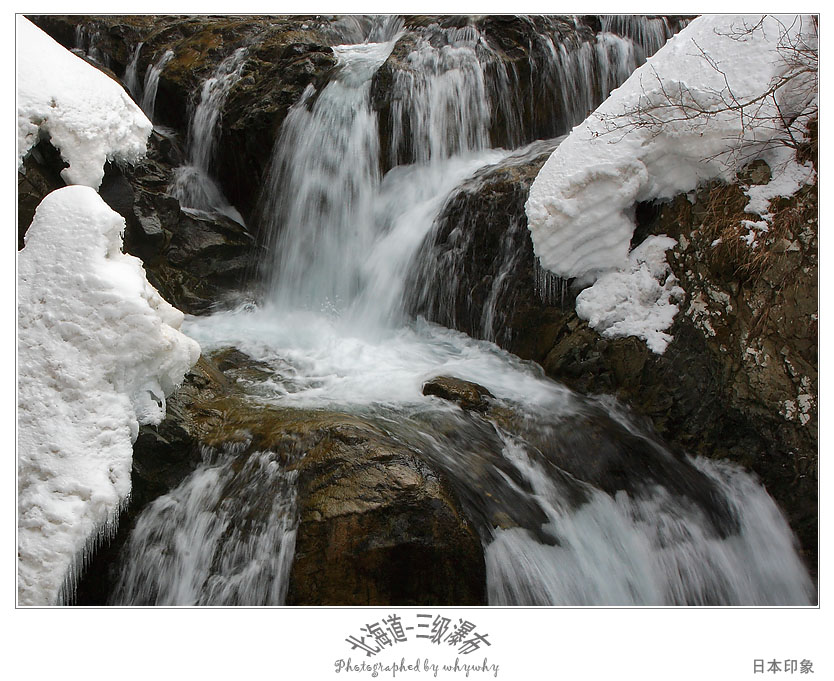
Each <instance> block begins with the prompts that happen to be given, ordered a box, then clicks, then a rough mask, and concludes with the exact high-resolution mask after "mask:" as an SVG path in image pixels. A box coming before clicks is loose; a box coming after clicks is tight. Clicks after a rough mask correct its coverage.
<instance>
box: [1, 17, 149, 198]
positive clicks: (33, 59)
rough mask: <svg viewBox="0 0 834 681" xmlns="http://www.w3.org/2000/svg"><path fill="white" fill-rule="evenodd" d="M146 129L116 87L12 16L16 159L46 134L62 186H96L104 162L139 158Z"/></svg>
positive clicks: (146, 124) (135, 108)
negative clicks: (59, 160)
mask: <svg viewBox="0 0 834 681" xmlns="http://www.w3.org/2000/svg"><path fill="white" fill-rule="evenodd" d="M151 130H152V125H151V122H150V121H149V120H148V118H147V117H146V116H145V114H143V113H142V110H141V109H140V108H139V107H138V106H137V105H136V104H135V103H134V102H133V100H131V98H130V97H129V96H128V95H127V93H126V92H125V91H124V89H123V88H122V86H121V85H119V84H118V83H117V82H116V81H114V80H113V79H111V78H109V77H108V76H106V75H105V74H104V73H103V72H101V71H99V70H98V69H96V68H94V67H93V66H90V65H89V64H88V63H87V62H85V61H84V60H83V59H81V58H79V57H77V56H76V55H74V54H73V53H72V52H70V51H68V50H66V49H64V48H63V47H62V46H61V45H59V44H58V43H57V42H55V41H54V40H53V39H52V38H50V37H49V36H48V35H46V33H44V32H43V31H41V30H40V29H39V28H37V27H36V26H35V25H34V24H32V23H31V22H30V21H29V20H28V19H26V18H25V17H23V16H18V17H17V153H18V163H22V162H23V159H24V157H25V156H26V154H27V153H28V152H29V149H31V148H32V147H33V146H34V145H35V144H36V143H37V141H38V138H39V137H40V136H41V135H47V136H49V137H50V138H51V141H52V145H53V146H54V147H55V148H56V149H58V150H59V151H60V152H61V156H62V157H63V159H64V160H65V161H66V162H67V163H69V168H66V169H64V171H63V172H62V176H63V178H64V180H65V181H66V182H67V184H84V185H87V186H90V187H93V188H96V189H97V188H98V187H99V185H100V184H101V179H102V177H103V176H104V164H105V162H106V161H107V160H124V161H134V160H136V159H137V158H139V157H141V156H143V155H144V154H145V148H146V144H147V140H148V136H149V135H150V134H151Z"/></svg>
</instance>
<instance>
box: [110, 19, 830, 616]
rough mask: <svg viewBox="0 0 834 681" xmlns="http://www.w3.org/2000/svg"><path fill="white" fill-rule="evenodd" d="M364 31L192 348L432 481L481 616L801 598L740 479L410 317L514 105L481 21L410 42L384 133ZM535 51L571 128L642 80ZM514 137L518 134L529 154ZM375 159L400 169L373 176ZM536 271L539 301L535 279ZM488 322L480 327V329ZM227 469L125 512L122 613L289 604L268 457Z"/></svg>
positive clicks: (209, 468) (609, 62) (559, 52)
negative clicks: (482, 570)
mask: <svg viewBox="0 0 834 681" xmlns="http://www.w3.org/2000/svg"><path fill="white" fill-rule="evenodd" d="M345 26H346V27H345V32H346V34H347V33H348V32H349V31H348V29H350V30H351V31H355V32H359V31H361V30H365V31H366V35H368V33H367V31H369V30H370V28H369V27H367V26H360V25H359V24H356V25H354V24H349V25H348V24H346V25H345ZM372 28H373V29H374V30H375V31H376V33H375V34H374V35H373V36H372V37H373V39H374V41H371V40H366V41H364V42H356V43H354V44H345V45H340V46H338V47H336V48H334V51H335V53H336V55H337V57H338V60H339V69H338V70H337V71H336V73H335V75H334V76H333V77H332V79H331V80H330V82H329V83H328V84H327V85H326V86H325V87H323V88H322V89H320V90H319V91H316V90H314V89H313V88H312V87H310V88H308V90H307V92H306V93H305V94H304V96H303V97H302V99H301V101H299V102H298V103H297V104H296V105H295V106H294V107H293V108H292V110H291V111H290V113H289V115H288V116H287V118H286V120H285V121H284V123H283V128H282V130H281V133H280V137H279V139H278V142H277V144H276V147H275V151H274V161H273V166H272V170H271V174H270V178H269V182H268V186H267V187H265V190H264V192H265V195H264V205H263V208H262V210H261V215H262V216H263V217H262V222H263V225H262V227H263V229H264V230H266V231H267V232H268V233H269V234H270V235H271V239H272V241H271V244H270V247H271V253H272V259H271V260H270V261H268V262H267V263H265V271H266V277H267V278H268V281H269V295H268V296H267V297H266V299H265V300H264V301H263V302H261V303H259V304H257V305H254V304H251V303H248V304H246V305H242V306H241V307H239V308H238V309H235V310H231V311H225V312H219V313H216V314H213V315H211V316H208V317H199V318H196V317H195V318H189V319H188V320H187V322H186V324H185V326H184V329H185V330H186V332H187V333H188V334H189V335H191V336H192V337H194V338H196V339H197V340H198V341H199V342H200V343H201V345H202V347H203V350H204V352H210V351H212V350H213V349H220V348H226V347H229V346H233V347H235V348H237V349H238V350H240V351H241V352H243V353H246V354H247V355H249V356H250V357H252V358H254V359H255V360H257V361H258V362H259V363H260V364H259V366H261V367H265V372H266V373H267V374H268V375H267V376H265V377H262V378H260V379H258V380H254V379H253V380H249V381H248V382H245V387H246V389H247V390H248V391H249V392H250V394H251V395H252V397H253V399H256V400H259V401H262V402H265V403H268V404H274V405H280V406H283V407H303V408H315V409H337V410H340V411H342V412H348V413H354V414H358V415H361V416H362V417H364V418H367V419H369V420H371V421H373V422H374V423H375V424H376V425H378V426H379V427H380V428H381V429H384V430H386V431H387V432H388V433H389V434H391V435H393V436H395V437H396V438H398V439H399V440H400V441H403V442H407V443H408V444H409V446H411V447H413V448H414V449H415V450H416V451H418V452H420V453H421V455H422V456H424V457H425V458H426V459H427V460H429V461H430V463H431V464H432V465H433V466H436V467H437V468H438V469H440V470H442V471H443V472H444V474H445V475H446V476H447V477H448V478H449V479H450V480H451V483H452V486H453V487H454V489H455V491H456V493H457V494H458V496H459V497H460V499H461V503H462V505H463V507H464V510H465V511H466V512H467V514H468V515H469V516H470V517H471V518H472V521H473V524H474V525H475V526H477V528H478V531H479V534H480V537H481V541H482V544H483V546H484V551H485V556H486V565H487V591H488V595H489V602H490V604H493V605H527V604H530V605H634V604H638V605H680V604H694V605H702V604H710V605H716V604H744V605H763V604H791V605H803V604H809V603H810V602H811V600H812V598H813V597H814V589H813V585H812V583H811V581H810V579H809V577H808V575H807V573H806V571H805V569H804V567H803V566H802V564H801V561H800V559H799V557H798V556H797V553H796V548H795V542H794V539H793V536H792V534H791V532H790V530H789V528H788V525H787V523H786V522H785V520H784V519H783V518H782V516H781V514H780V512H779V511H778V509H777V508H776V506H775V504H774V503H773V501H772V500H771V499H770V498H769V497H768V496H767V494H766V493H765V491H764V489H763V488H762V487H761V486H760V485H759V484H758V483H757V482H756V481H755V480H754V479H753V478H751V477H750V476H749V475H747V474H746V473H743V472H742V471H740V470H737V469H735V468H733V467H731V466H730V465H728V464H718V463H715V462H711V461H706V460H690V459H686V458H682V457H679V456H675V455H673V454H672V453H670V452H669V451H668V450H667V449H666V448H665V447H664V446H663V444H662V443H660V442H658V441H657V440H656V439H655V437H654V436H653V435H652V434H651V433H648V432H645V431H643V430H642V429H641V427H639V426H637V425H635V424H634V423H633V422H632V420H631V419H630V417H629V416H628V414H627V413H626V412H625V411H624V410H623V409H622V408H621V407H619V406H617V405H616V404H615V403H614V402H613V401H610V400H605V399H596V400H592V399H586V398H583V397H581V396H579V395H576V394H574V393H572V392H570V391H569V390H567V389H566V388H564V387H562V386H560V385H559V384H557V383H555V382H553V381H551V380H549V379H547V378H546V377H545V376H544V374H543V372H542V371H541V369H540V368H538V367H537V366H536V365H534V364H532V363H528V362H523V361H521V360H519V359H518V358H516V357H514V356H513V355H511V354H509V353H507V352H505V351H503V350H501V349H500V348H498V347H497V346H496V345H494V344H492V343H489V342H486V341H477V340H473V339H472V338H469V337H468V336H466V335H465V334H463V333H460V332H458V331H454V330H450V329H447V328H444V327H441V326H438V325H435V324H431V323H428V322H426V321H424V320H422V319H411V318H409V316H408V315H407V313H406V312H405V310H404V305H403V299H404V295H405V293H406V291H405V286H406V283H405V282H406V280H407V275H408V272H409V270H410V268H412V267H414V259H415V256H416V254H417V252H418V250H419V248H420V245H421V243H422V242H423V239H424V238H425V236H426V235H427V234H428V233H429V231H430V230H431V227H432V224H433V221H434V219H435V218H436V216H437V215H438V213H439V211H440V210H441V208H442V206H443V203H444V200H445V199H446V197H447V196H448V195H449V194H450V192H452V191H453V190H454V188H455V187H457V186H458V185H459V184H460V183H461V182H463V181H464V180H465V179H466V178H468V177H471V176H472V174H473V173H474V172H475V171H476V170H478V169H479V168H482V167H483V166H485V165H487V164H493V163H497V162H498V161H500V160H502V159H504V158H505V157H507V155H508V154H509V153H510V151H509V150H505V149H492V148H490V144H491V142H490V140H491V139H492V138H491V133H490V129H491V126H492V124H493V122H494V116H495V115H496V114H495V112H497V111H500V110H501V109H502V107H504V112H503V113H502V114H501V116H502V118H503V119H504V120H505V121H512V120H513V114H512V111H511V110H510V109H511V106H510V105H511V104H512V100H510V101H509V102H508V101H504V100H502V101H498V100H497V99H496V98H498V97H502V96H504V95H502V93H506V91H507V88H512V87H513V78H512V77H511V75H512V74H511V72H510V71H509V70H507V69H504V70H502V69H501V68H497V67H496V64H495V63H494V61H491V59H492V58H493V57H492V56H491V55H492V50H491V49H490V48H489V45H488V44H487V42H486V40H485V38H484V37H483V36H482V35H479V34H478V31H477V30H476V29H475V28H472V27H468V28H466V29H449V30H448V31H446V32H443V31H440V30H438V31H436V32H434V33H432V34H431V35H429V34H426V33H424V34H421V35H420V36H418V37H417V38H416V39H415V41H414V46H413V49H411V51H410V52H409V53H408V54H407V55H406V56H405V61H406V63H407V64H408V69H404V70H402V71H400V72H398V73H397V75H396V77H395V78H394V86H393V87H394V88H395V92H396V93H397V96H396V97H395V102H396V106H395V107H394V111H393V113H392V114H391V120H392V121H393V123H392V129H391V130H390V131H389V132H390V134H389V135H388V136H387V137H385V139H386V140H387V142H384V141H383V138H382V137H381V135H380V121H379V120H378V115H377V112H376V110H375V108H374V106H373V103H372V98H371V88H372V82H373V80H372V79H373V77H374V74H375V73H377V71H378V70H379V69H380V67H381V66H382V65H383V64H384V63H385V62H386V59H388V58H389V56H390V55H391V54H392V51H393V50H394V49H395V47H396V46H397V44H398V42H397V41H398V39H399V38H400V37H401V35H402V31H401V26H399V25H396V24H393V23H390V22H389V24H388V25H387V27H386V30H379V24H374V25H373V27H372ZM540 42H541V45H542V46H543V47H542V49H543V50H544V52H543V53H542V55H543V56H542V57H541V58H542V59H543V60H544V59H546V60H549V61H548V63H549V64H550V67H551V70H549V71H548V72H547V74H545V77H544V78H543V83H544V85H543V93H542V97H546V98H548V100H549V101H553V102H562V103H563V106H562V107H561V109H560V110H561V111H562V112H563V114H562V115H564V116H565V120H566V122H571V121H572V123H570V124H575V123H578V122H579V120H581V117H582V116H584V115H585V114H586V113H587V109H588V107H592V106H595V105H596V104H594V102H597V103H598V101H599V99H600V97H603V96H605V95H606V94H607V91H608V90H610V88H612V87H614V86H616V85H617V84H618V83H619V82H622V80H623V79H624V78H625V77H626V75H627V70H628V69H629V68H634V66H635V65H636V62H635V57H634V55H635V53H636V52H635V48H634V44H633V42H632V41H630V40H626V39H623V38H619V37H617V36H614V35H612V34H601V35H600V37H598V38H597V40H596V41H595V42H590V43H584V44H583V45H582V46H580V47H579V48H578V49H577V50H575V51H574V52H571V51H569V50H568V49H567V48H566V47H565V46H564V45H560V44H557V42H556V39H555V38H554V37H553V36H542V39H541V41H540ZM641 50H642V48H641ZM638 52H639V50H638ZM629 63H630V64H631V65H630V66H628V65H629ZM591 71H592V72H593V74H595V75H594V76H593V77H591V76H589V72H591ZM229 73H232V71H229ZM601 83H602V85H601V86H600V84H601ZM599 87H602V88H603V89H605V90H606V92H604V93H603V92H599V91H598V88H599ZM146 90H147V88H146ZM206 92H207V90H206V89H204V91H203V98H204V99H206V97H207V95H206ZM508 107H509V108H508ZM516 118H517V117H516ZM200 125H202V124H200ZM197 127H198V124H197V123H196V122H195V123H194V126H193V130H194V131H196V130H197ZM211 127H212V125H209V124H206V125H205V128H211ZM201 129H202V128H201ZM516 132H517V134H516V133H515V132H514V133H513V134H510V135H508V137H509V138H511V141H512V139H516V140H517V141H518V145H519V146H520V145H521V143H526V141H525V139H526V138H529V137H530V135H529V134H526V133H523V131H516ZM564 132H566V130H564V129H563V130H560V131H554V132H553V135H555V134H557V133H564ZM195 134H196V133H195ZM208 134H209V135H210V134H211V133H208ZM527 141H529V139H527ZM203 143H205V144H209V143H210V142H208V141H204V142H203ZM189 144H196V143H195V142H194V141H193V140H192V141H191V142H190V143H189ZM385 144H388V145H389V146H387V147H386V148H383V147H384V145H385ZM195 148H196V147H195ZM404 150H405V151H404ZM195 157H196V154H195ZM381 158H388V159H389V164H390V163H391V162H393V167H392V168H391V169H390V170H388V171H387V172H384V173H383V170H382V165H381ZM404 159H405V160H404ZM195 165H197V161H195ZM505 266H506V267H511V266H512V259H511V257H510V255H508V256H507V259H506V263H505ZM449 276H453V273H451V272H450V273H449ZM544 279H545V278H544V277H542V282H539V287H540V288H542V289H544V288H546V287H551V286H552V283H550V282H547V283H543V282H544ZM499 285H500V281H499V282H497V283H496V286H499ZM541 294H542V295H554V296H555V295H558V292H556V291H550V290H549V289H548V291H544V290H542V291H541ZM484 324H485V325H486V326H488V327H489V328H488V329H486V330H487V331H488V332H489V333H495V332H496V330H495V328H494V327H495V325H496V324H497V321H496V318H495V316H494V315H493V316H492V317H489V318H485V321H484ZM438 375H452V376H456V377H459V378H462V379H466V380H469V381H474V382H476V383H479V384H481V385H483V386H485V387H486V388H488V389H489V390H490V392H491V393H492V394H493V395H494V397H495V404H497V405H498V406H500V407H501V408H505V409H506V410H509V412H511V413H514V414H517V415H518V422H517V426H518V427H516V428H515V429H513V430H512V431H511V430H510V429H508V428H507V427H506V426H505V424H502V423H501V422H499V421H497V420H492V419H490V417H489V416H487V415H471V414H468V413H464V412H463V411H462V410H461V409H460V408H458V407H457V406H455V405H453V404H451V403H449V402H446V401H444V400H440V399H438V398H436V397H427V396H424V395H423V394H422V390H421V388H422V385H423V383H424V381H426V380H427V379H429V378H432V377H434V376H438ZM233 460H234V452H233V451H228V452H207V453H206V456H205V460H204V462H203V464H202V465H201V466H200V467H199V468H198V470H197V471H196V472H195V473H193V474H192V475H191V476H190V477H189V478H188V479H187V480H186V481H185V482H183V483H182V484H181V485H180V486H179V487H178V488H177V489H175V490H173V491H172V492H170V493H169V494H167V495H165V496H163V497H161V498H160V499H158V500H157V501H155V502H153V503H152V504H151V505H150V506H149V508H148V509H147V510H146V511H145V512H144V513H143V514H142V515H141V517H140V518H139V520H138V523H137V525H136V528H135V529H134V531H133V533H132V535H131V538H130V540H129V543H128V546H127V549H126V553H125V555H126V558H125V559H124V560H123V567H122V574H121V578H120V582H119V588H118V593H117V594H115V596H114V598H113V602H114V603H132V604H151V603H158V604H162V603H164V604H272V605H276V604H281V603H282V602H283V599H284V595H285V593H286V580H287V574H288V571H289V569H290V566H291V562H292V553H293V547H294V531H295V523H296V522H297V519H296V517H295V515H294V514H295V513H296V510H295V492H294V487H293V477H292V475H291V474H290V473H288V472H287V471H286V470H285V469H284V468H283V467H282V464H281V462H280V461H278V460H277V459H276V458H275V457H273V456H272V455H270V453H269V452H260V453H257V454H256V455H255V456H253V457H250V459H249V460H248V463H247V464H246V468H247V470H244V471H242V472H241V471H237V470H236V469H235V467H234V466H233V465H232V462H233ZM643 465H645V466H646V468H645V469H643V468H641V466H643ZM249 469H251V470H249ZM623 471H625V472H623ZM621 475H623V476H625V478H626V479H625V481H624V482H623V481H620V480H619V476H621ZM615 478H616V479H617V480H616V481H614V479H615ZM258 494H272V495H274V496H273V497H271V498H273V499H274V503H272V504H270V505H269V507H268V508H266V509H260V510H259V511H258V513H259V516H258V517H259V520H258V528H259V529H258V530H257V531H256V532H255V533H254V538H253V535H251V534H250V535H247V536H248V537H249V538H248V539H247V540H246V541H244V540H243V539H242V538H240V537H239V536H238V534H237V532H238V525H239V524H240V523H241V522H243V520H242V518H245V517H249V516H250V515H251V514H250V511H248V510H247V509H249V504H250V501H248V500H251V499H252V498H255V497H256V496H257V495H258ZM235 495H237V496H235ZM233 499H238V501H234V500H233ZM218 561H220V563H221V565H220V567H218V565H217V564H218ZM212 563H214V567H212ZM450 605H453V604H450Z"/></svg>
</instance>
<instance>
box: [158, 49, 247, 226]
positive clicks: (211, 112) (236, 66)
mask: <svg viewBox="0 0 834 681" xmlns="http://www.w3.org/2000/svg"><path fill="white" fill-rule="evenodd" d="M246 52H247V51H246V48H243V47H241V48H239V49H237V50H235V51H234V52H233V53H232V54H231V55H230V56H229V57H227V58H226V59H224V60H223V61H222V62H221V63H220V65H219V66H218V67H217V70H216V71H215V73H214V75H212V77H211V78H209V79H207V80H206V81H205V83H203V87H202V90H201V92H200V101H199V103H198V104H197V107H196V109H195V110H194V113H193V114H192V116H191V120H190V122H189V126H188V141H187V145H188V147H187V148H188V163H187V164H186V165H183V166H180V167H179V168H177V169H176V170H175V171H174V182H173V184H172V186H171V187H170V189H169V191H170V192H171V195H172V196H174V197H176V198H177V199H178V200H179V202H180V205H181V206H182V207H183V208H190V209H193V210H200V211H207V212H215V213H221V214H223V215H226V216H227V217H229V218H231V219H232V220H234V221H235V222H238V223H239V224H243V218H242V217H241V215H240V213H239V212H238V211H237V209H235V208H234V207H233V206H231V205H230V204H229V202H228V200H227V199H226V197H225V196H224V195H223V192H222V191H221V189H220V187H218V186H217V183H216V182H215V181H214V180H213V179H212V177H211V172H210V171H211V165H212V162H213V161H214V156H215V153H216V150H217V133H218V131H217V126H218V122H219V119H220V114H221V111H222V109H223V104H224V103H225V101H226V98H227V96H228V94H229V91H230V90H231V88H232V86H233V85H234V84H235V83H236V82H237V81H238V80H239V79H240V76H241V72H242V70H243V67H244V65H245V60H246Z"/></svg>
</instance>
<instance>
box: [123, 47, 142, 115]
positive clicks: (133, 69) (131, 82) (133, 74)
mask: <svg viewBox="0 0 834 681" xmlns="http://www.w3.org/2000/svg"><path fill="white" fill-rule="evenodd" d="M144 44H145V43H144V41H140V42H138V43H136V45H135V46H134V47H133V51H132V52H131V54H130V60H129V61H128V63H127V66H126V67H125V75H124V78H123V79H122V80H124V84H125V87H126V88H127V91H128V92H129V93H130V94H131V96H132V97H133V99H134V100H136V101H139V94H140V92H141V90H140V83H139V54H140V53H141V52H142V46H143V45H144Z"/></svg>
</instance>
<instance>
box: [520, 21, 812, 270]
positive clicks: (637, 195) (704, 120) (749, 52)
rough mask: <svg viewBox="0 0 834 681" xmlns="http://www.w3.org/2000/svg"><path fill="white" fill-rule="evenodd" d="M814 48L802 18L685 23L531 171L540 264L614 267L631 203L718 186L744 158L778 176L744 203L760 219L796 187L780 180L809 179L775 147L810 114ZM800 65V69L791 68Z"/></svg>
mask: <svg viewBox="0 0 834 681" xmlns="http://www.w3.org/2000/svg"><path fill="white" fill-rule="evenodd" d="M816 48H817V38H816V26H815V24H814V22H813V20H812V19H811V18H810V17H800V16H789V17H772V16H764V17H763V16H762V15H756V16H746V17H745V16H728V15H717V16H703V17H699V18H698V19H695V20H694V21H692V22H691V23H690V24H689V25H688V26H687V27H686V28H685V29H684V30H683V31H681V32H680V33H679V34H678V35H677V36H675V37H673V38H672V39H671V40H670V41H669V42H667V43H666V45H665V46H664V47H663V48H661V49H660V50H659V51H658V52H657V53H656V54H655V55H654V56H653V57H652V58H650V59H649V60H648V61H647V62H646V64H644V65H643V66H641V67H640V68H639V69H637V70H636V71H635V72H634V73H633V74H632V75H631V77H630V78H629V79H628V80H627V81H626V82H625V83H624V84H623V85H622V86H621V87H620V88H618V89H617V90H615V91H614V92H613V93H612V94H611V96H610V97H609V98H608V99H607V100H606V101H605V102H603V104H602V105H601V106H600V107H599V108H598V109H597V110H596V111H595V112H594V113H593V114H592V115H591V116H590V117H589V118H588V119H587V120H586V121H584V122H583V123H582V124H581V125H579V126H577V127H576V128H574V129H573V131H572V132H571V134H570V135H569V136H568V137H567V139H566V140H565V141H564V142H562V144H561V145H560V146H559V147H557V149H556V150H555V151H554V152H553V154H552V155H551V157H550V158H549V159H548V161H547V162H546V163H545V164H544V166H543V167H542V169H541V171H540V172H539V174H538V176H537V177H536V180H535V181H534V183H533V185H532V187H531V189H530V195H529V198H528V201H527V204H526V212H527V218H528V224H529V228H530V231H531V235H532V239H533V245H534V248H535V252H536V255H537V256H538V257H539V259H540V261H541V264H542V266H543V267H545V268H547V269H549V270H551V271H552V272H554V273H555V274H557V275H559V276H561V277H565V278H573V277H583V278H587V279H588V280H593V279H594V278H596V277H597V276H599V274H600V273H602V272H604V271H607V270H611V269H616V268H619V267H624V266H625V265H626V258H627V255H628V251H629V244H630V240H631V237H632V234H633V231H634V224H633V219H632V210H633V206H634V204H635V203H636V202H639V201H649V200H653V199H668V198H672V197H673V196H675V195H677V194H679V193H681V192H686V191H690V190H692V189H695V188H696V186H697V185H698V184H699V183H701V182H704V181H709V180H713V179H724V180H730V179H732V178H733V177H734V175H735V172H736V171H737V170H738V168H739V167H740V166H742V165H745V164H747V163H749V162H750V161H752V160H754V159H756V158H763V159H764V160H765V161H768V163H770V165H771V167H774V166H778V167H779V169H778V171H777V176H778V177H777V178H774V180H775V181H774V183H773V185H772V186H771V188H770V191H771V195H770V196H765V195H764V194H761V195H759V196H751V207H752V208H755V209H757V210H759V211H766V204H767V201H766V200H764V199H767V198H772V196H773V193H772V192H777V193H778V192H784V191H789V190H790V187H791V186H794V187H796V186H797V182H796V181H794V182H792V183H791V182H786V181H784V178H785V177H790V178H793V179H794V180H796V179H797V178H800V179H799V180H798V181H799V182H805V181H807V180H808V179H810V178H811V177H812V175H813V173H812V171H811V169H810V165H809V166H804V167H802V166H800V167H799V169H798V168H797V166H798V164H796V162H795V161H792V160H791V159H790V158H786V156H785V151H786V150H787V151H790V150H789V149H787V147H785V146H784V145H783V144H781V142H782V141H784V140H787V139H789V136H788V129H786V127H785V125H784V122H785V121H787V122H788V123H789V127H790V132H791V134H793V135H797V134H800V135H801V134H802V132H803V130H804V123H805V122H807V114H808V112H809V111H811V110H815V109H816V101H817V99H816V97H817V95H816V72H815V63H813V59H814V57H813V55H814V54H815V51H816ZM805 57H809V59H810V61H811V62H812V63H811V64H810V65H807V64H805V65H803V64H800V65H799V66H797V65H796V61H797V60H798V61H800V62H801V61H802V59H803V58H805ZM806 67H807V68H806ZM769 92H770V93H771V96H762V95H763V94H765V93H769ZM803 168H804V169H803ZM779 178H781V179H779ZM763 217H764V216H763Z"/></svg>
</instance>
